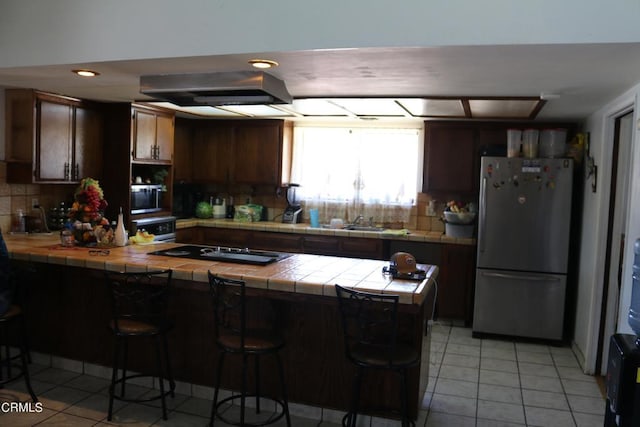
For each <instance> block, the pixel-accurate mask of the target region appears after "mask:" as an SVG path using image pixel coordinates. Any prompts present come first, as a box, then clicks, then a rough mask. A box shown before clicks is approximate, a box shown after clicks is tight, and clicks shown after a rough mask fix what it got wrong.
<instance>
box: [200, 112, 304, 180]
mask: <svg viewBox="0 0 640 427" xmlns="http://www.w3.org/2000/svg"><path fill="white" fill-rule="evenodd" d="M291 129H292V124H291V123H289V122H286V123H285V122H284V121H282V120H241V121H232V122H231V121H214V120H209V121H202V122H201V123H197V124H195V128H194V131H193V134H192V141H191V162H192V167H191V170H192V172H191V178H192V180H193V181H195V182H205V183H222V184H229V183H230V184H248V185H280V184H282V183H283V182H287V181H288V163H287V162H288V161H289V159H290V153H291V143H292V140H291Z"/></svg>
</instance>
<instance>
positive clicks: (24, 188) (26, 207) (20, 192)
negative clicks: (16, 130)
mask: <svg viewBox="0 0 640 427" xmlns="http://www.w3.org/2000/svg"><path fill="white" fill-rule="evenodd" d="M6 171H7V164H6V162H4V161H0V228H1V229H2V232H3V233H8V232H9V231H11V220H12V218H13V216H14V213H15V212H16V211H17V210H18V209H22V210H23V211H24V212H25V213H26V214H28V213H29V212H30V211H31V201H32V199H34V198H37V199H38V201H39V203H40V205H42V206H43V207H44V208H45V209H48V208H50V207H54V206H57V205H58V203H60V202H61V201H68V200H72V198H73V192H74V191H75V188H76V185H75V184H69V185H64V184H55V185H54V184H43V185H37V184H8V183H7V173H6ZM234 193H235V194H238V195H237V196H236V203H237V204H241V203H244V201H245V200H246V199H247V198H249V197H250V198H251V202H253V203H257V204H261V205H263V206H265V207H267V209H268V217H269V219H274V220H275V221H278V220H279V219H280V218H279V215H281V214H282V212H283V211H284V209H285V207H286V206H287V203H286V200H285V198H284V197H283V196H282V195H280V196H277V195H276V194H274V193H273V192H272V191H271V190H268V191H267V190H266V189H263V191H255V189H254V191H253V192H252V195H251V196H249V195H242V194H241V192H234ZM430 200H432V198H431V196H429V195H428V194H426V193H418V203H417V205H416V206H414V207H413V208H412V210H411V219H410V220H409V223H408V224H405V225H404V226H405V227H406V228H409V229H411V230H421V231H441V232H444V223H443V222H442V221H441V220H440V217H441V216H442V211H443V210H444V203H436V209H435V213H436V215H435V216H428V215H427V206H428V204H429V201H430ZM304 218H305V221H306V222H308V221H309V219H308V216H307V215H305V216H304Z"/></svg>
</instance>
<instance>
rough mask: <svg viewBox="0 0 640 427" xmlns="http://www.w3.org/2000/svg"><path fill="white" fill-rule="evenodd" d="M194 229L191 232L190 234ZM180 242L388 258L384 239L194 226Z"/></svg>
mask: <svg viewBox="0 0 640 427" xmlns="http://www.w3.org/2000/svg"><path fill="white" fill-rule="evenodd" d="M189 230H191V231H189ZM176 241H177V242H178V243H191V244H201V245H211V246H230V247H234V248H247V247H248V248H252V249H262V250H272V251H279V252H291V253H308V254H317V255H333V256H341V257H347V258H367V259H384V250H383V242H384V241H383V240H381V239H367V238H363V237H345V236H319V235H307V234H298V233H279V232H270V231H254V230H240V229H233V228H213V227H211V228H210V227H194V228H188V229H180V230H178V233H177V235H176Z"/></svg>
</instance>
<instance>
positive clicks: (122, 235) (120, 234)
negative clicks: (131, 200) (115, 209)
mask: <svg viewBox="0 0 640 427" xmlns="http://www.w3.org/2000/svg"><path fill="white" fill-rule="evenodd" d="M113 237H114V239H113V240H114V243H115V244H116V246H126V244H127V232H126V231H125V229H124V217H123V215H122V207H120V213H119V214H118V224H116V229H115V230H114V236H113Z"/></svg>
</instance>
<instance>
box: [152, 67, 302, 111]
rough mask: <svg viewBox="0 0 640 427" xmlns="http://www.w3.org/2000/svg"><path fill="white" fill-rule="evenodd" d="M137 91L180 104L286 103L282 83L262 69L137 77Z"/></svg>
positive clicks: (284, 87)
mask: <svg viewBox="0 0 640 427" xmlns="http://www.w3.org/2000/svg"><path fill="white" fill-rule="evenodd" d="M140 93H142V94H144V95H147V96H150V97H152V98H155V99H158V100H162V101H166V102H171V103H172V104H175V105H179V106H182V107H193V106H202V105H209V106H223V105H256V104H290V103H291V102H292V101H293V98H292V97H291V95H290V94H289V92H288V91H287V88H286V86H285V84H284V82H283V81H282V80H280V79H277V78H275V77H273V76H272V75H270V74H267V73H264V72H262V71H233V72H222V73H195V74H162V75H146V76H141V77H140Z"/></svg>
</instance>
